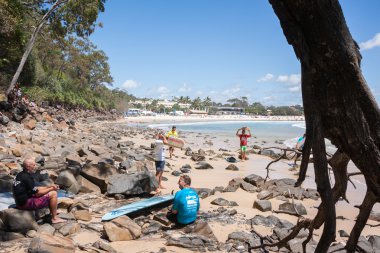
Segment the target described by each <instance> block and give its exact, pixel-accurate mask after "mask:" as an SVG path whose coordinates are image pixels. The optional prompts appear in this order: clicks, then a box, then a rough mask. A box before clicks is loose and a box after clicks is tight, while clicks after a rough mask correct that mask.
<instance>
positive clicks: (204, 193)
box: [194, 188, 215, 199]
mask: <svg viewBox="0 0 380 253" xmlns="http://www.w3.org/2000/svg"><path fill="white" fill-rule="evenodd" d="M194 190H195V191H196V192H197V193H198V196H199V197H200V198H202V199H204V198H207V197H209V196H211V195H214V194H215V191H214V190H211V189H208V188H194Z"/></svg>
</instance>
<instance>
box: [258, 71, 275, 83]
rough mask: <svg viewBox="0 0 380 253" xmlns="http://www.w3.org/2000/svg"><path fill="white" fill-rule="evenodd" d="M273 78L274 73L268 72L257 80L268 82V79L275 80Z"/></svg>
mask: <svg viewBox="0 0 380 253" xmlns="http://www.w3.org/2000/svg"><path fill="white" fill-rule="evenodd" d="M273 78H274V75H273V74H270V73H268V74H266V75H265V76H263V77H261V78H259V80H257V82H259V83H262V82H268V81H270V80H273Z"/></svg>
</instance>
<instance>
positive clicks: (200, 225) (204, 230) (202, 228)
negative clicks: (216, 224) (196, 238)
mask: <svg viewBox="0 0 380 253" xmlns="http://www.w3.org/2000/svg"><path fill="white" fill-rule="evenodd" d="M192 233H193V234H197V235H201V236H204V237H206V238H209V239H210V240H213V241H218V239H217V238H216V236H215V234H214V232H213V231H212V228H211V227H210V225H209V224H208V223H207V222H206V221H197V222H196V223H195V226H194V229H193V231H192Z"/></svg>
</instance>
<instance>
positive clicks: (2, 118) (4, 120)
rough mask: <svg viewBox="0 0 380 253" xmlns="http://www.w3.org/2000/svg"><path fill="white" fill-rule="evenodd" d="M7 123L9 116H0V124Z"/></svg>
mask: <svg viewBox="0 0 380 253" xmlns="http://www.w3.org/2000/svg"><path fill="white" fill-rule="evenodd" d="M8 123H9V118H8V117H7V116H5V115H3V116H0V124H1V125H4V126H6V125H7V124H8Z"/></svg>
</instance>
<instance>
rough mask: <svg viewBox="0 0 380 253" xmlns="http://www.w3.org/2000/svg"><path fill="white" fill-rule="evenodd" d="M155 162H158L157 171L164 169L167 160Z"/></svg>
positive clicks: (156, 162)
mask: <svg viewBox="0 0 380 253" xmlns="http://www.w3.org/2000/svg"><path fill="white" fill-rule="evenodd" d="M155 164H156V171H157V172H161V171H164V167H165V161H155Z"/></svg>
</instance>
